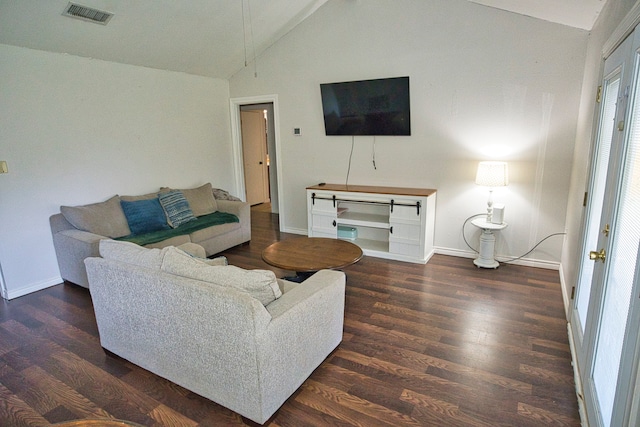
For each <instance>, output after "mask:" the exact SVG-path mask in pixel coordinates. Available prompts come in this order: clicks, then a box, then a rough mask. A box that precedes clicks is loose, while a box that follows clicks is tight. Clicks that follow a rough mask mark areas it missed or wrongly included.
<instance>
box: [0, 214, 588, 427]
mask: <svg viewBox="0 0 640 427" xmlns="http://www.w3.org/2000/svg"><path fill="white" fill-rule="evenodd" d="M252 223H253V231H252V232H253V238H252V241H251V243H250V244H246V245H243V246H240V247H237V248H233V249H232V250H229V251H226V252H225V253H224V254H225V255H226V256H227V257H228V259H229V261H230V262H231V263H232V264H234V265H238V266H241V267H246V268H269V267H268V266H267V265H266V264H265V263H264V262H263V261H262V260H261V258H260V253H261V251H262V249H263V248H265V247H266V246H267V245H269V244H270V243H272V242H274V241H276V240H278V239H287V238H294V237H298V236H294V235H288V234H285V233H280V232H279V231H278V225H277V224H278V223H277V216H275V215H271V214H269V213H268V212H261V211H260V210H259V209H256V210H255V211H254V212H252ZM345 272H346V273H347V274H348V280H347V291H346V312H345V329H344V340H343V342H342V343H341V344H340V346H339V347H338V348H337V349H336V350H335V351H334V352H333V353H332V354H331V355H330V356H329V358H328V359H327V360H326V361H325V362H324V363H323V364H322V365H321V366H320V367H319V368H318V369H317V370H316V371H315V372H314V373H313V374H312V375H311V377H309V379H308V380H307V381H306V382H305V383H304V384H303V385H302V387H301V388H300V389H299V390H298V391H297V392H296V393H294V395H293V396H291V398H289V400H288V401H287V402H286V403H285V404H284V405H283V406H282V407H281V408H280V410H279V411H278V412H276V414H275V415H274V416H273V417H272V419H271V420H269V421H268V422H267V423H266V425H270V426H547V425H550V426H551V425H552V426H578V425H580V419H579V414H578V406H577V400H576V395H575V391H574V382H573V371H572V367H571V356H570V350H569V345H568V338H567V328H566V322H565V319H564V311H563V303H562V296H561V291H560V283H559V277H558V273H557V272H556V271H550V270H541V269H534V268H529V267H521V266H513V265H503V266H501V267H500V268H499V269H497V270H484V269H477V268H476V267H475V266H474V265H473V263H472V262H471V260H470V259H464V258H455V257H448V256H442V255H436V256H434V257H433V258H432V259H431V260H430V261H429V263H428V264H426V265H416V264H408V263H401V262H395V261H388V260H381V259H376V258H371V257H364V258H363V259H362V260H361V261H360V262H358V263H357V264H355V265H352V266H350V267H347V268H346V269H345ZM290 273H291V272H287V271H281V270H276V274H278V275H279V276H282V275H287V274H290ZM283 363H286V361H283ZM78 418H115V419H126V420H130V421H134V422H137V423H139V424H142V425H145V426H223V425H229V426H233V425H244V424H249V425H252V424H253V423H251V422H250V421H248V420H246V419H243V418H242V417H240V416H239V415H237V414H235V413H233V412H231V411H229V410H228V409H225V408H223V407H221V406H219V405H217V404H215V403H213V402H211V401H209V400H207V399H204V398H202V397H200V396H197V395H195V394H193V393H191V392H189V391H188V390H185V389H183V388H181V387H179V386H176V385H174V384H172V383H170V382H168V381H166V380H164V379H162V378H159V377H157V376H155V375H153V374H151V373H149V372H147V371H145V370H143V369H141V368H138V367H137V366H135V365H132V364H130V363H129V362H127V361H125V360H123V359H121V358H118V357H117V356H114V355H112V354H107V353H105V352H104V350H103V349H102V348H101V347H100V342H99V337H98V331H97V328H96V324H95V319H94V315H93V309H92V305H91V298H90V296H89V292H88V290H86V289H84V288H81V287H78V286H75V285H73V284H68V283H65V284H61V285H58V286H54V287H52V288H49V289H46V290H44V291H40V292H36V293H34V294H31V295H27V296H24V297H21V298H17V299H15V300H12V301H8V302H7V301H2V302H0V425H1V426H47V425H51V424H54V423H59V422H63V421H68V420H72V419H78Z"/></svg>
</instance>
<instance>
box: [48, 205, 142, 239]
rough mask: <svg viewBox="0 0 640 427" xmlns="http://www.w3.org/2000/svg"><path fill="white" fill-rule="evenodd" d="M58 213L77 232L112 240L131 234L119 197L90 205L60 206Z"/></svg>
mask: <svg viewBox="0 0 640 427" xmlns="http://www.w3.org/2000/svg"><path fill="white" fill-rule="evenodd" d="M60 212H61V213H62V215H63V216H64V217H65V219H66V220H67V221H69V223H71V225H73V226H74V227H75V228H77V229H79V230H83V231H88V232H90V233H94V234H98V235H100V236H106V237H113V238H116V237H122V236H127V235H129V234H131V230H130V229H129V225H128V223H127V218H126V217H125V215H124V212H123V210H122V207H121V206H120V197H119V196H113V197H112V198H110V199H109V200H107V201H106V202H101V203H93V204H90V205H84V206H60Z"/></svg>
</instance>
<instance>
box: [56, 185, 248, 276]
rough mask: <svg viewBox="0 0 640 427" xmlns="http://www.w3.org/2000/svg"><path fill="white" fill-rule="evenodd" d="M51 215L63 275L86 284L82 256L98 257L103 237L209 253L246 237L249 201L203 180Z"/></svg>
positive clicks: (155, 246)
mask: <svg viewBox="0 0 640 427" xmlns="http://www.w3.org/2000/svg"><path fill="white" fill-rule="evenodd" d="M60 211H61V213H59V214H55V215H53V216H51V217H50V219H49V223H50V225H51V233H52V235H53V245H54V248H55V251H56V256H57V259H58V266H59V268H60V275H61V277H62V278H63V279H64V280H67V281H69V282H72V283H75V284H77V285H80V286H84V287H89V282H88V280H87V273H86V270H85V265H84V262H83V261H84V259H85V258H87V257H92V256H93V257H95V256H98V243H99V242H100V240H102V239H108V238H110V239H120V240H125V241H130V242H133V243H136V244H139V245H141V246H145V247H149V248H163V247H166V246H179V245H182V244H185V243H197V244H198V245H200V246H202V247H203V248H204V249H205V252H206V255H207V256H210V255H213V254H216V253H218V252H221V251H224V250H226V249H228V248H231V247H233V246H236V245H239V244H241V243H245V242H248V241H249V240H251V211H250V206H249V204H247V203H245V202H242V201H240V200H239V199H237V198H235V197H233V196H230V195H229V194H228V193H226V192H225V191H222V190H219V189H214V188H212V186H211V184H210V183H209V184H205V185H202V186H200V187H198V188H192V189H178V190H176V189H170V188H161V189H160V190H159V191H158V192H154V193H149V194H144V195H141V196H117V195H116V196H113V197H111V198H110V199H109V200H107V201H105V202H100V203H93V204H90V205H84V206H61V208H60Z"/></svg>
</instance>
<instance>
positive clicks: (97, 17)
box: [62, 2, 113, 25]
mask: <svg viewBox="0 0 640 427" xmlns="http://www.w3.org/2000/svg"><path fill="white" fill-rule="evenodd" d="M62 15H63V16H68V17H70V18H78V19H82V20H83V21H89V22H95V23H96V24H102V25H107V23H108V22H109V20H110V19H111V17H112V16H113V13H110V12H105V11H103V10H98V9H92V8H90V7H87V6H82V5H79V4H75V3H71V2H70V3H69V4H68V5H67V7H66V9H65V10H64V12H62Z"/></svg>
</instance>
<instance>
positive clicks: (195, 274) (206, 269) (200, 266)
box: [161, 247, 282, 306]
mask: <svg viewBox="0 0 640 427" xmlns="http://www.w3.org/2000/svg"><path fill="white" fill-rule="evenodd" d="M161 269H162V270H163V271H165V272H167V273H171V274H175V275H177V276H182V277H188V278H191V279H196V280H201V281H203V282H208V283H212V284H214V285H217V286H222V287H230V288H234V289H237V290H239V291H242V292H246V293H248V294H249V295H251V296H252V297H253V298H255V299H257V300H258V301H260V302H261V303H262V304H263V305H265V306H266V305H268V304H269V303H270V302H272V301H275V300H276V299H277V298H280V297H281V296H282V292H281V291H280V288H279V287H278V281H277V280H276V276H275V274H274V273H273V271H269V270H244V269H242V268H239V267H235V266H232V265H226V266H223V265H209V264H207V263H206V262H203V261H201V260H198V259H196V258H193V257H191V256H190V255H189V254H187V253H185V252H184V251H181V250H179V249H177V248H174V247H168V248H166V250H165V253H164V258H163V260H162V266H161Z"/></svg>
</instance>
